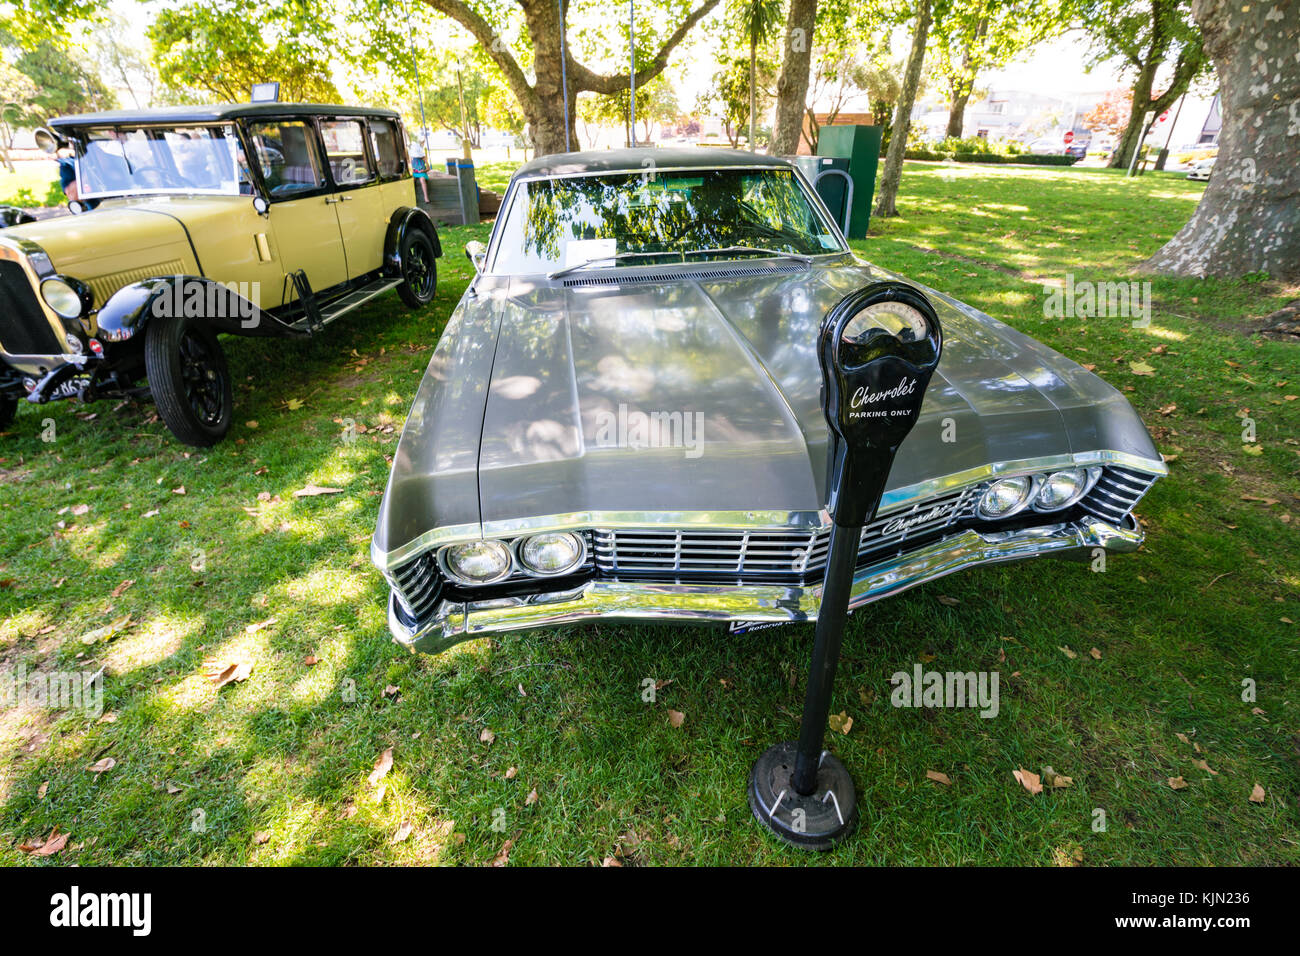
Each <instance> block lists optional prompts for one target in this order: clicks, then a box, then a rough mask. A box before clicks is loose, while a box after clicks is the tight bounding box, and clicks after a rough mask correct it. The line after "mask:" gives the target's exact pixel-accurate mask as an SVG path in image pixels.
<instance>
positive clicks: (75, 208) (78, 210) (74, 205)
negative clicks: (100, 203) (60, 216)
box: [68, 199, 90, 216]
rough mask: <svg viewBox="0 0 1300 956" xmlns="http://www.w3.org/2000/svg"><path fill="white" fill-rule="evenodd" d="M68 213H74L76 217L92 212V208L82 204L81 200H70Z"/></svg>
mask: <svg viewBox="0 0 1300 956" xmlns="http://www.w3.org/2000/svg"><path fill="white" fill-rule="evenodd" d="M68 212H70V213H72V214H73V215H74V216H80V215H81V214H82V213H86V212H90V206H89V205H87V204H86V203H84V202H82V201H81V200H80V199H69V200H68Z"/></svg>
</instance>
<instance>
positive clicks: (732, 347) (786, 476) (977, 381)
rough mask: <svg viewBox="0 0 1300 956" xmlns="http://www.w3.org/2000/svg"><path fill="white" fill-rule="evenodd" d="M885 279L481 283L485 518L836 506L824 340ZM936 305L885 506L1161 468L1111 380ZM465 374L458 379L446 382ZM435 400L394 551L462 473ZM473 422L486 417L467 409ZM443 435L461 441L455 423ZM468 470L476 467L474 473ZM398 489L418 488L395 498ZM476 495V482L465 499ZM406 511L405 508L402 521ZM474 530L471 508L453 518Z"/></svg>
mask: <svg viewBox="0 0 1300 956" xmlns="http://www.w3.org/2000/svg"><path fill="white" fill-rule="evenodd" d="M718 271H723V270H718ZM731 271H735V270H731ZM748 271H750V272H757V271H760V270H757V269H752V270H748ZM769 271H770V270H769ZM889 277H893V276H892V274H890V273H886V272H884V271H882V270H879V269H876V268H874V267H872V266H870V265H867V264H865V263H861V262H857V261H853V260H847V259H845V260H840V261H839V262H838V263H832V264H829V265H828V264H821V263H819V264H817V265H814V266H811V267H808V268H803V267H800V268H796V269H792V270H790V271H786V272H781V273H778V274H761V275H749V276H743V277H737V276H735V275H721V276H716V277H712V278H711V277H708V276H707V275H706V276H704V277H700V278H695V279H691V280H682V279H676V278H674V279H672V280H671V281H666V280H665V281H646V282H637V283H631V282H626V281H624V282H621V283H620V285H619V286H618V287H615V286H610V285H600V284H595V283H591V282H589V281H587V282H584V281H583V280H582V279H581V278H580V277H579V275H575V276H573V277H572V278H571V281H570V283H569V284H565V285H561V284H559V283H530V282H527V281H523V280H517V279H516V280H510V281H508V282H502V283H500V284H499V285H496V286H495V287H493V288H490V289H487V288H485V289H480V291H479V293H478V294H477V295H476V296H473V297H468V298H467V299H466V300H465V301H464V303H463V304H462V308H463V313H462V314H461V315H459V316H458V317H457V320H458V324H457V327H456V328H451V327H449V329H448V333H449V334H452V335H453V337H454V338H456V339H458V340H462V341H463V340H464V339H466V338H467V337H469V338H474V337H477V338H478V339H481V340H482V341H481V342H480V345H479V346H478V348H476V349H474V350H472V351H471V353H468V354H480V353H482V352H485V351H487V349H488V346H487V340H488V339H489V338H494V339H495V343H494V348H492V353H491V354H492V358H491V371H490V378H487V379H485V380H486V381H490V385H489V386H488V387H487V388H485V389H481V390H480V392H481V393H480V394H478V396H477V401H478V407H479V408H480V409H481V418H480V419H479V420H481V423H482V427H481V441H480V442H479V444H478V451H477V461H476V477H477V498H478V501H477V507H478V520H479V521H481V522H484V523H487V522H497V521H509V520H512V519H517V518H522V517H528V516H541V515H564V514H571V513H582V512H589V511H602V512H683V511H689V512H710V511H729V512H735V511H778V512H785V511H818V510H820V509H822V508H823V507H824V502H825V473H826V458H827V435H828V431H827V426H826V421H825V418H824V415H823V412H822V405H821V399H820V389H821V373H820V369H819V366H818V362H817V356H816V341H817V334H818V331H819V329H820V325H821V321H822V318H823V317H824V316H825V314H826V312H827V311H828V310H829V309H830V308H831V307H832V306H833V305H834V304H835V303H836V302H838V301H839V300H840V299H841V298H842V297H843V296H844V295H846V294H847V293H848V292H850V291H852V290H854V289H857V288H859V287H860V286H862V285H863V284H864V283H866V282H869V281H872V280H874V279H880V278H889ZM484 285H486V283H484ZM925 291H926V292H927V294H929V295H930V298H931V300H932V301H933V302H934V304H935V307H936V309H937V311H938V313H939V318H940V321H941V323H942V325H943V332H944V351H943V356H942V359H941V361H940V364H939V368H938V370H937V371H936V373H935V375H934V378H933V380H932V381H931V384H930V387H929V390H928V391H927V393H926V397H925V402H924V405H923V407H922V412H921V416H920V419H919V420H918V422H917V424H916V425H915V427H914V428H913V430H912V432H911V434H910V435H909V436H908V437H907V439H906V440H905V441H904V443H903V446H902V447H901V449H900V451H899V454H898V457H897V459H896V460H895V463H894V466H893V470H892V472H891V475H890V481H889V489H890V492H889V494H890V496H891V497H889V498H887V500H886V506H888V504H889V503H890V502H891V500H902V499H903V498H905V497H906V489H907V487H908V486H911V485H914V484H916V483H918V482H922V481H925V480H928V479H932V478H937V477H944V476H949V475H955V474H958V473H961V472H964V471H968V470H970V469H977V468H980V467H981V466H984V465H987V464H989V463H991V462H1013V461H1022V460H1026V459H1032V458H1040V457H1045V456H1053V455H1065V454H1071V453H1077V452H1081V451H1092V450H1098V449H1110V450H1116V451H1123V452H1126V453H1128V454H1132V455H1136V456H1139V457H1143V458H1148V459H1153V460H1154V461H1156V462H1158V461H1159V457H1158V455H1157V454H1156V452H1155V449H1154V448H1153V447H1152V445H1151V442H1150V439H1149V437H1148V436H1147V434H1146V431H1145V429H1144V428H1143V426H1142V424H1141V422H1140V421H1139V420H1138V419H1137V416H1136V415H1135V414H1134V412H1133V411H1132V409H1131V407H1130V406H1129V405H1128V403H1127V402H1126V401H1125V400H1124V398H1123V397H1122V396H1121V395H1120V394H1119V393H1118V392H1116V391H1115V389H1113V388H1112V387H1111V386H1109V385H1107V384H1106V383H1105V382H1103V381H1102V380H1101V379H1099V378H1097V377H1096V376H1094V375H1092V374H1091V373H1089V372H1087V371H1086V370H1084V369H1083V368H1081V367H1080V366H1078V365H1076V364H1075V363H1073V362H1071V361H1069V360H1068V359H1066V358H1064V357H1063V356H1061V355H1059V354H1057V353H1056V352H1053V351H1052V350H1050V349H1048V348H1046V347H1045V346H1043V345H1041V344H1040V343H1038V342H1035V341H1034V340H1032V339H1029V338H1028V337H1026V336H1024V335H1021V334H1020V333H1018V332H1016V331H1015V330H1013V329H1011V328H1010V327H1008V326H1006V325H1004V324H1002V323H1000V322H997V321H996V320H994V319H991V318H989V317H988V316H986V315H983V314H982V313H979V312H977V311H975V310H973V309H971V308H969V307H967V306H964V305H962V304H960V303H957V302H955V301H954V300H951V299H948V298H947V297H944V296H942V295H939V294H938V293H936V292H934V291H933V290H928V289H927V290H925ZM472 330H477V331H476V332H475V331H472ZM441 350H442V346H441V345H440V351H441ZM477 361H479V362H480V363H481V362H482V359H481V358H479V359H478V360H477ZM436 364H437V358H436V357H435V365H436ZM480 367H482V366H480ZM464 371H465V368H464V366H462V368H461V372H462V373H463V372H464ZM453 377H454V375H453V374H451V370H450V369H449V368H444V370H443V372H442V374H441V378H442V380H443V381H447V380H449V379H450V378H453ZM429 384H430V383H429V379H428V377H426V383H425V385H426V386H428V385H429ZM466 387H467V386H465V385H463V384H462V386H460V388H461V389H462V391H463V390H464V389H465V388H466ZM434 391H435V390H434V389H431V388H422V389H421V395H420V396H418V397H417V399H416V407H415V408H413V410H412V417H413V419H415V420H416V421H417V423H418V424H417V426H416V427H415V428H414V429H412V427H411V426H410V425H408V429H407V434H405V435H404V437H403V440H402V444H401V446H399V454H398V456H397V458H396V460H395V464H394V472H393V476H392V479H391V483H390V491H389V495H388V496H386V500H385V515H384V516H383V517H381V522H380V529H379V532H377V535H376V542H375V543H376V547H377V549H379V550H381V551H390V550H392V549H393V548H394V547H396V546H399V545H401V544H403V543H405V541H406V540H407V539H408V538H409V537H411V536H412V535H417V534H419V533H420V532H421V530H426V531H427V530H428V529H429V528H432V527H435V526H437V525H439V524H443V525H445V524H447V523H450V522H448V521H447V520H446V516H445V514H441V511H442V509H441V508H440V507H439V503H438V502H439V497H440V496H439V495H438V494H437V493H436V492H437V491H438V489H436V488H435V487H434V485H433V484H431V483H430V479H431V478H432V477H433V476H435V475H436V474H437V473H438V472H439V470H440V469H441V470H444V471H447V470H449V469H447V468H446V467H445V466H446V463H447V461H448V460H449V459H448V458H447V457H446V456H447V455H448V454H451V453H450V452H449V451H448V449H447V447H446V445H443V447H442V448H441V449H440V450H439V449H435V448H433V447H431V445H430V444H429V443H430V441H431V440H433V438H434V436H433V435H432V434H431V433H430V431H429V429H430V426H431V425H433V424H434V423H432V422H431V421H430V420H429V419H430V418H431V417H432V416H434V414H435V413H434V411H433V410H432V409H431V408H430V407H428V405H429V403H430V402H431V401H435V399H434V398H433V393H434ZM422 403H423V407H422ZM472 412H473V407H472V405H471V407H469V408H468V409H461V410H460V411H459V412H458V414H460V415H464V414H467V413H468V414H471V415H472ZM437 414H441V415H443V416H445V415H446V414H447V411H446V409H445V408H444V409H442V410H441V411H440V412H439V413H437ZM456 427H458V428H460V429H461V431H460V433H459V437H457V436H455V435H452V436H450V437H451V438H453V439H454V441H455V442H456V443H461V444H463V443H464V442H465V441H466V440H467V439H468V437H469V434H468V432H469V431H470V429H469V428H468V427H467V426H466V425H464V424H463V423H462V424H461V425H459V426H456ZM434 430H435V431H437V432H438V435H437V438H438V439H441V440H443V441H446V440H447V439H448V438H449V435H448V427H447V426H443V427H442V428H441V429H439V428H437V427H436V426H434ZM472 430H473V431H477V430H478V420H476V421H474V423H473V427H472ZM440 455H441V456H442V457H441V458H440V457H439V456H440ZM440 462H441V464H440ZM468 464H469V462H468V461H466V460H464V456H462V457H461V461H460V468H459V469H457V470H458V471H459V473H460V474H461V477H462V478H467V477H468V475H467V472H468ZM399 486H401V487H402V489H403V490H404V492H405V493H403V494H400V495H395V494H394V491H395V489H397V488H398V487H399ZM446 487H447V486H444V488H443V490H444V491H445V490H446ZM467 493H468V485H467V484H465V483H462V484H461V486H460V488H459V492H458V495H457V496H458V497H461V498H463V497H464V496H465V495H466V494H467ZM399 497H400V499H401V501H400V503H399V502H397V501H396V500H394V499H397V498H399ZM441 497H442V500H443V501H444V502H445V501H446V500H447V496H446V495H445V494H444V495H442V496H441ZM461 503H462V505H463V504H464V502H463V501H462V502H461ZM394 507H397V508H399V509H400V510H401V511H402V512H403V513H402V514H401V515H400V516H399V515H398V514H396V513H395V512H394V513H393V514H389V512H390V511H391V510H392V509H394ZM412 511H414V514H412V513H411V512H412ZM469 516H470V515H469V512H468V509H467V508H464V507H462V508H460V510H459V513H458V518H460V519H464V518H467V517H469ZM399 527H400V528H401V530H400V531H399V530H398V529H399Z"/></svg>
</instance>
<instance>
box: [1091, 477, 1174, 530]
mask: <svg viewBox="0 0 1300 956" xmlns="http://www.w3.org/2000/svg"><path fill="white" fill-rule="evenodd" d="M1155 480H1156V478H1155V475H1144V474H1143V473H1142V472H1140V471H1130V470H1129V469H1127V468H1118V467H1116V466H1114V465H1109V466H1107V467H1106V468H1105V469H1103V470H1102V473H1101V477H1100V478H1098V479H1097V483H1096V484H1095V485H1093V486H1092V490H1091V491H1089V492H1088V493H1087V494H1086V495H1084V497H1083V502H1082V505H1083V510H1084V511H1086V512H1088V514H1090V515H1096V516H1097V517H1098V518H1101V519H1102V520H1104V521H1109V522H1111V523H1112V524H1118V523H1119V522H1120V521H1121V520H1122V519H1123V518H1124V516H1125V515H1127V514H1128V513H1129V512H1130V511H1132V510H1133V509H1134V508H1135V507H1137V503H1138V502H1139V501H1141V500H1142V496H1143V495H1145V494H1146V493H1147V491H1148V490H1149V489H1150V488H1151V485H1152V484H1153V483H1154V482H1155Z"/></svg>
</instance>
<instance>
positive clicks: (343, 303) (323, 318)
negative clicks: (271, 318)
mask: <svg viewBox="0 0 1300 956" xmlns="http://www.w3.org/2000/svg"><path fill="white" fill-rule="evenodd" d="M401 281H402V280H401V279H376V280H375V281H374V282H371V283H370V284H368V285H363V286H362V287H361V288H359V289H354V290H352V291H351V292H349V293H348V294H347V295H344V296H342V297H341V298H338V299H335V300H334V301H333V302H330V303H329V304H328V305H327V306H325V308H323V309H321V311H320V316H319V321H318V322H315V323H313V322H311V321H310V320H309V319H308V318H307V317H305V316H304V317H303V318H301V319H299V320H298V321H297V322H295V323H293V325H292V326H291V328H293V329H295V330H297V331H299V332H315V331H316V330H317V329H319V328H321V327H322V326H325V325H329V324H330V323H331V322H333V321H334V320H335V319H337V318H339V317H340V316H342V315H345V314H346V313H348V312H351V311H352V310H353V309H355V308H357V307H358V306H362V305H365V304H366V303H367V302H369V301H370V300H371V299H373V298H375V296H379V295H383V294H384V293H385V292H387V291H388V290H389V289H393V288H395V287H396V286H398V285H400V284H401Z"/></svg>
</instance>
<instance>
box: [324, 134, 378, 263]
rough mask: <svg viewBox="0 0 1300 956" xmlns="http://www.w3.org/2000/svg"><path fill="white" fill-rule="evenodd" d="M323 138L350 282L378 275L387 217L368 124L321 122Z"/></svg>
mask: <svg viewBox="0 0 1300 956" xmlns="http://www.w3.org/2000/svg"><path fill="white" fill-rule="evenodd" d="M320 133H321V141H322V142H323V143H324V145H325V155H326V158H327V159H328V162H329V169H330V176H331V179H332V180H333V182H334V188H335V190H336V191H335V193H334V196H333V197H332V198H333V199H334V212H335V214H336V216H337V217H338V224H339V231H340V232H341V233H342V235H343V250H344V253H345V254H346V257H347V272H348V278H349V279H359V278H361V277H362V276H365V275H367V274H369V273H373V272H376V271H378V269H379V267H380V265H381V264H382V263H383V258H384V236H385V234H386V233H387V230H388V216H387V210H386V209H385V208H384V197H383V194H382V192H381V191H380V188H379V182H380V180H379V171H378V170H377V169H376V168H375V162H374V158H373V157H372V156H371V154H370V150H369V148H368V147H367V144H366V124H365V120H364V119H361V118H358V117H328V118H323V119H321V120H320Z"/></svg>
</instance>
